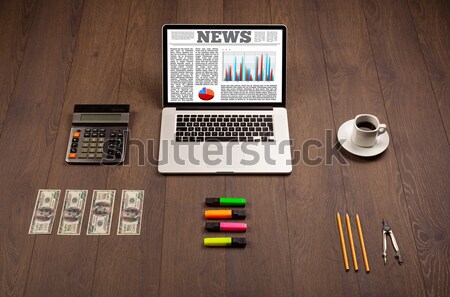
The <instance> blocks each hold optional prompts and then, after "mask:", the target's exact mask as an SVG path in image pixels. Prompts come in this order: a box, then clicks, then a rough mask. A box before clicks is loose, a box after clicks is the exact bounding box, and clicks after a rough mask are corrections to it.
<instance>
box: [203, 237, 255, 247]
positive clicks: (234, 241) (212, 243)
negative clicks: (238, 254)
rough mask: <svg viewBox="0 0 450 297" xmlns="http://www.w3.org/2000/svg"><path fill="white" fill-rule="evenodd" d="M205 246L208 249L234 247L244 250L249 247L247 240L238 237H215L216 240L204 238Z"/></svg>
mask: <svg viewBox="0 0 450 297" xmlns="http://www.w3.org/2000/svg"><path fill="white" fill-rule="evenodd" d="M203 244H204V246H206V247H233V248H243V247H245V246H246V245H247V241H246V239H245V238H236V237H214V238H204V239H203Z"/></svg>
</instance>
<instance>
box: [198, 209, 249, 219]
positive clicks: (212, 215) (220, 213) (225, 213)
mask: <svg viewBox="0 0 450 297" xmlns="http://www.w3.org/2000/svg"><path fill="white" fill-rule="evenodd" d="M245 217H246V214H245V210H205V219H209V220H218V219H232V220H243V219H245Z"/></svg>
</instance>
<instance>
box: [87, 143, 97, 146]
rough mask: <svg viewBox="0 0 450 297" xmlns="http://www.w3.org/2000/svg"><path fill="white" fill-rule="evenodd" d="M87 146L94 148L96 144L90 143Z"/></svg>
mask: <svg viewBox="0 0 450 297" xmlns="http://www.w3.org/2000/svg"><path fill="white" fill-rule="evenodd" d="M89 146H90V147H96V146H97V143H95V142H91V143H90V144H89Z"/></svg>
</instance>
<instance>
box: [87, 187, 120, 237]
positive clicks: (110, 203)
mask: <svg viewBox="0 0 450 297" xmlns="http://www.w3.org/2000/svg"><path fill="white" fill-rule="evenodd" d="M115 196H116V191H115V190H94V193H93V194H92V203H91V211H90V214H89V223H88V228H87V235H109V232H110V230H111V221H112V215H113V210H114V198H115Z"/></svg>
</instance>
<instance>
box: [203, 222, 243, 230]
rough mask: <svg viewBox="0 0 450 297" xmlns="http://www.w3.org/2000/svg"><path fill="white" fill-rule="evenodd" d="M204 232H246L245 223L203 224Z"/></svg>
mask: <svg viewBox="0 0 450 297" xmlns="http://www.w3.org/2000/svg"><path fill="white" fill-rule="evenodd" d="M205 229H206V231H210V232H245V231H247V224H246V223H231V222H230V223H229V222H220V223H205Z"/></svg>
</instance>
